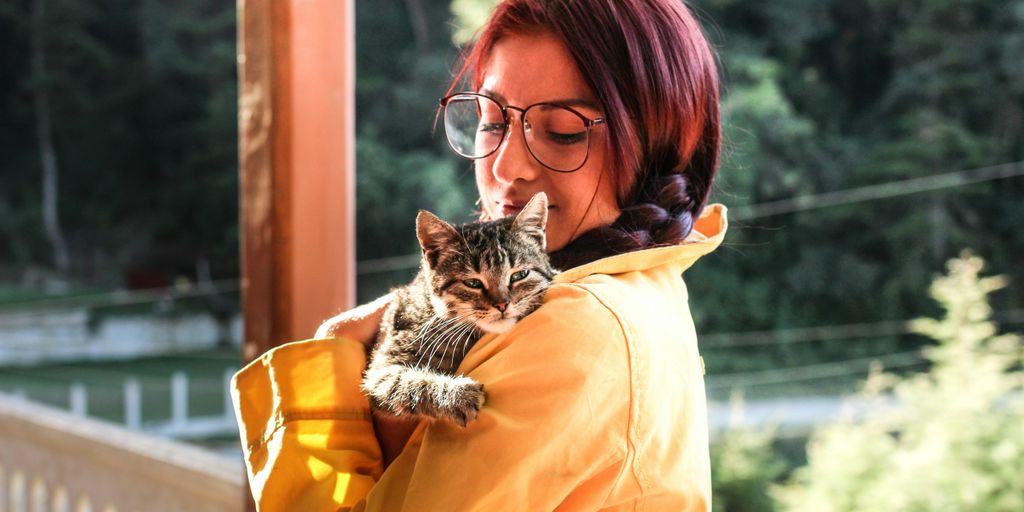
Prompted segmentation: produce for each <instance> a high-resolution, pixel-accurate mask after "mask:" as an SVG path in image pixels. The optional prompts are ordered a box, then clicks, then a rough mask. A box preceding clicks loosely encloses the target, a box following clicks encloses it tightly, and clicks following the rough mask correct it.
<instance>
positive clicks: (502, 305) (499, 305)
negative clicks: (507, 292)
mask: <svg viewBox="0 0 1024 512" xmlns="http://www.w3.org/2000/svg"><path fill="white" fill-rule="evenodd" d="M494 307H496V308H498V311H501V312H502V313H504V312H505V308H507V307H508V302H496V303H495V304H494Z"/></svg>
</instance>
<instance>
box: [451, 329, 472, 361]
mask: <svg viewBox="0 0 1024 512" xmlns="http://www.w3.org/2000/svg"><path fill="white" fill-rule="evenodd" d="M474 329H475V328H474V326H473V325H472V324H466V327H465V328H464V329H462V331H460V333H459V336H458V337H456V338H455V339H454V340H452V341H453V343H452V364H451V366H452V370H454V369H455V368H456V366H455V352H456V350H455V347H457V346H459V339H460V338H462V340H463V341H462V346H463V349H462V355H466V349H465V346H466V343H467V342H469V339H470V338H472V337H473V331H474Z"/></svg>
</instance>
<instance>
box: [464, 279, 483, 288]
mask: <svg viewBox="0 0 1024 512" xmlns="http://www.w3.org/2000/svg"><path fill="white" fill-rule="evenodd" d="M462 284H464V285H466V286H468V287H469V288H473V289H476V290H483V289H484V283H483V282H482V281H480V280H479V279H466V280H465V281H463V282H462Z"/></svg>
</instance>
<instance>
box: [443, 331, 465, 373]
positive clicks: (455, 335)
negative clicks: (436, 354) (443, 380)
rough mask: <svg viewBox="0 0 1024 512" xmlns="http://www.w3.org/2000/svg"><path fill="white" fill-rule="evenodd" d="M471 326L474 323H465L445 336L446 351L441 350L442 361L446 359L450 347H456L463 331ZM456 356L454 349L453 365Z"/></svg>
mask: <svg viewBox="0 0 1024 512" xmlns="http://www.w3.org/2000/svg"><path fill="white" fill-rule="evenodd" d="M470 327H472V324H468V323H463V324H462V325H461V326H460V327H459V328H458V329H456V330H455V331H454V332H452V333H450V334H449V335H448V336H447V337H445V342H444V351H443V352H441V361H444V357H445V355H446V354H448V349H449V348H452V349H454V348H455V345H457V344H458V339H459V336H462V333H463V332H465V330H466V329H468V328H470ZM454 356H455V350H452V357H453V359H452V365H453V366H454V364H455V359H454Z"/></svg>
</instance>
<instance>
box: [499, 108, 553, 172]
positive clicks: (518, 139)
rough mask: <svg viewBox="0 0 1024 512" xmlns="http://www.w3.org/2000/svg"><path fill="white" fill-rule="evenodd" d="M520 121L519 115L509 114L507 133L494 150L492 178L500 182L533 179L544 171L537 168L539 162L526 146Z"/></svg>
mask: <svg viewBox="0 0 1024 512" xmlns="http://www.w3.org/2000/svg"><path fill="white" fill-rule="evenodd" d="M522 122H523V118H522V117H521V116H518V115H512V116H511V119H510V120H509V124H508V130H509V133H508V135H506V136H505V139H504V140H503V141H501V145H500V146H498V150H497V151H495V154H494V159H493V160H492V162H491V172H492V173H493V174H494V178H495V179H496V180H498V181H500V182H503V183H512V182H514V181H516V180H524V181H533V180H535V179H537V177H538V176H539V175H540V173H542V172H544V171H543V169H540V168H539V165H540V163H539V162H537V160H536V159H534V158H533V156H532V155H531V154H530V150H529V148H527V147H526V139H525V138H524V135H523V128H522V126H521V123H522Z"/></svg>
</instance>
